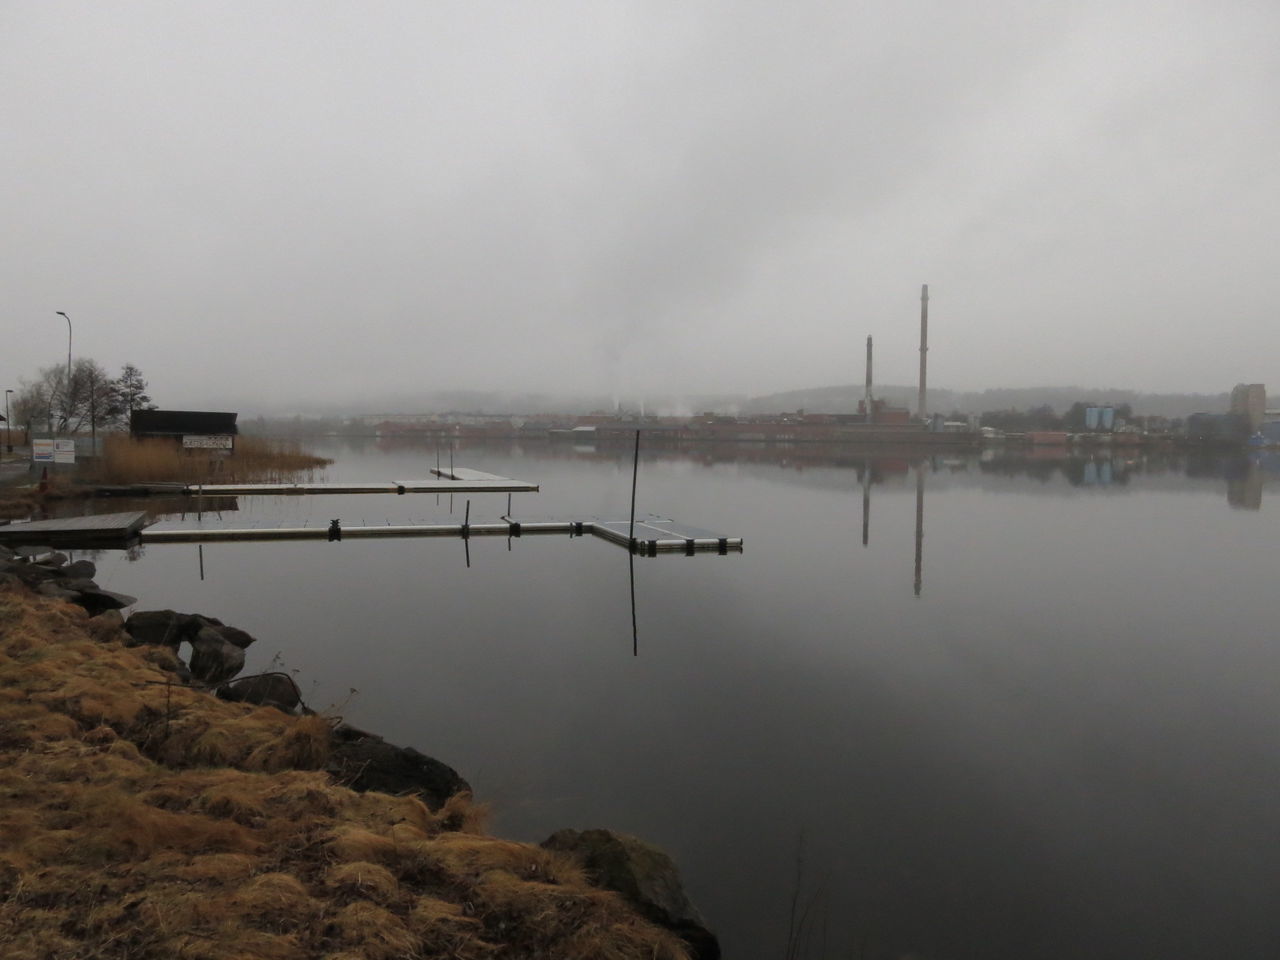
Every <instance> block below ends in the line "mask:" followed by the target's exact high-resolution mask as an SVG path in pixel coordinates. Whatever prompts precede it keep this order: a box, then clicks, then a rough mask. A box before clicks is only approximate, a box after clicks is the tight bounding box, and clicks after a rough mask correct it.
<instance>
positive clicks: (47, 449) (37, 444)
mask: <svg viewBox="0 0 1280 960" xmlns="http://www.w3.org/2000/svg"><path fill="white" fill-rule="evenodd" d="M31 459H32V460H34V461H35V462H36V463H53V441H52V440H37V439H35V438H32V440H31Z"/></svg>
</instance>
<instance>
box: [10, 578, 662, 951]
mask: <svg viewBox="0 0 1280 960" xmlns="http://www.w3.org/2000/svg"><path fill="white" fill-rule="evenodd" d="M126 639H127V638H126V636H125V634H124V632H123V630H122V629H121V626H120V620H119V618H118V617H114V616H112V615H110V614H104V615H102V616H99V617H95V618H93V619H90V618H89V617H88V616H87V614H86V613H85V612H84V610H83V609H81V608H80V607H76V606H72V605H70V604H67V603H63V602H62V601H58V600H54V599H51V598H46V597H41V596H38V595H36V594H34V593H32V592H31V591H29V590H27V589H26V588H24V587H21V586H15V585H10V586H5V585H2V584H0V944H3V945H4V946H3V950H0V953H2V954H3V956H4V957H5V960H37V958H39V960H83V958H85V957H94V958H98V960H126V958H128V960H173V958H190V960H196V958H200V960H233V958H234V960H253V958H260V960H267V958H272V960H315V958H319V957H326V958H330V960H338V958H342V960H391V958H414V960H435V958H441V960H443V958H445V957H451V958H460V960H467V958H471V960H498V958H512V960H514V958H517V957H520V958H524V957H547V958H552V957H554V958H558V960H588V958H590V960H687V952H686V950H685V948H684V945H683V944H682V943H681V942H680V941H679V940H677V939H676V938H675V937H674V936H673V935H672V934H671V933H669V932H667V931H664V930H661V929H658V928H656V927H654V926H652V925H651V924H649V923H647V922H646V921H644V920H643V919H641V918H640V917H638V916H637V914H636V913H635V912H634V911H633V910H632V909H631V908H630V907H628V906H627V905H626V904H625V903H624V902H623V901H622V900H621V898H619V897H618V896H617V895H616V894H613V893H608V892H605V891H601V890H598V889H595V888H593V887H592V886H590V885H589V884H588V883H587V882H586V881H585V879H584V876H583V871H582V869H581V867H579V866H578V865H577V864H576V863H574V862H573V861H571V860H569V859H567V858H566V857H565V856H563V855H561V854H559V853H556V852H553V851H549V850H544V849H541V848H539V847H533V846H529V845H527V844H519V843H511V842H508V841H504V840H499V839H496V838H493V837H488V836H484V835H482V834H481V833H479V832H478V831H479V824H480V822H481V811H479V810H477V808H476V807H474V806H473V805H472V803H471V799H470V797H468V796H466V795H458V796H455V797H454V798H452V799H451V800H450V801H448V803H446V804H445V805H444V807H442V808H441V809H440V810H437V811H432V810H429V809H428V808H427V807H426V806H425V805H424V804H423V803H422V802H421V801H420V800H418V799H416V798H413V797H393V796H388V795H386V794H380V793H356V792H354V791H352V790H349V789H347V788H346V787H343V786H339V785H338V784H336V783H334V781H333V779H332V778H331V777H330V776H329V775H328V774H326V773H325V772H324V770H323V769H322V768H323V765H324V762H325V757H326V753H327V751H328V749H329V728H328V724H327V722H326V720H325V718H323V717H320V716H314V715H313V716H307V717H293V716H288V715H286V714H284V713H281V712H279V711H278V710H275V709H273V708H270V707H253V706H250V705H248V704H241V703H229V702H226V701H222V700H218V699H215V698H214V697H212V696H210V695H208V694H206V693H203V692H199V691H196V690H193V689H191V688H188V687H185V686H183V685H181V684H179V683H176V682H174V675H173V673H172V672H171V671H172V668H173V666H174V663H175V661H174V654H173V653H172V652H171V651H170V650H169V649H168V648H165V647H128V646H126V645H125V644H126Z"/></svg>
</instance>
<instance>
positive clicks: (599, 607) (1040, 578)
mask: <svg viewBox="0 0 1280 960" xmlns="http://www.w3.org/2000/svg"><path fill="white" fill-rule="evenodd" d="M322 452H326V453H328V455H331V456H334V457H336V458H337V463H336V464H335V465H334V466H333V467H332V468H330V470H329V471H328V472H327V474H326V477H327V479H332V480H390V479H405V478H412V477H422V476H425V475H426V473H427V469H428V468H429V467H430V466H434V464H435V457H436V450H435V447H434V445H426V444H424V445H413V444H408V445H379V444H377V443H375V442H373V441H367V442H358V443H355V444H352V445H343V446H335V447H334V448H333V449H332V450H328V451H322ZM447 456H448V455H447V454H446V455H445V458H446V461H447ZM454 456H455V458H456V462H457V463H458V465H460V466H461V465H465V466H469V467H474V468H478V469H481V470H488V471H491V472H494V473H499V474H503V475H507V476H513V477H518V478H521V479H527V480H532V481H536V482H539V483H541V484H542V492H541V493H538V494H523V495H516V497H515V512H516V513H517V514H518V515H520V516H523V517H525V518H528V519H534V518H559V519H589V518H590V517H592V516H604V517H623V516H625V515H626V513H627V510H628V503H629V497H630V481H631V463H630V452H629V451H616V452H613V451H598V452H597V451H594V450H582V449H574V448H571V447H556V446H547V445H535V446H523V447H521V446H518V445H511V444H500V445H487V446H485V445H475V446H464V447H459V448H458V450H457V451H456V453H455V454H454ZM1270 466H1271V465H1270V464H1267V463H1263V464H1261V465H1258V464H1254V463H1249V462H1247V461H1245V460H1244V459H1236V460H1228V461H1219V460H1208V459H1205V460H1187V459H1180V458H1173V459H1160V460H1156V459H1151V458H1141V457H1139V458H1134V459H1124V458H1119V457H1117V458H1115V459H1111V458H1109V457H1107V458H1096V459H1094V460H1092V461H1084V460H1055V459H1051V458H1050V459H1045V458H1027V457H1025V456H1019V455H1012V454H1011V455H999V456H994V457H992V456H990V455H989V456H988V459H987V460H985V461H982V460H979V459H978V458H976V457H975V458H963V457H960V458H950V459H925V460H921V459H918V458H912V457H911V456H903V457H889V456H883V457H877V458H868V457H867V456H866V455H865V453H861V452H859V451H858V450H857V449H848V448H844V449H842V448H838V447H820V446H808V447H796V448H792V449H789V450H779V449H766V448H761V447H748V446H744V447H726V448H700V449H695V450H692V451H684V452H674V451H672V452H656V451H651V452H649V453H648V454H646V455H645V456H644V457H643V459H642V464H641V468H640V487H639V508H640V510H641V512H645V511H653V512H655V513H661V514H666V515H670V516H674V517H676V518H678V519H681V520H685V521H687V522H689V523H692V524H695V525H697V526H700V527H704V528H708V529H712V530H717V531H719V532H721V533H723V534H726V535H736V536H742V537H744V538H745V540H746V552H745V553H744V554H743V555H740V556H729V557H717V556H714V555H704V556H698V557H694V558H686V557H683V556H672V557H666V556H664V557H659V558H655V559H644V560H638V561H636V564H635V567H636V570H635V573H636V594H637V609H636V614H637V621H638V626H639V641H638V652H639V655H638V656H633V655H632V634H631V608H630V594H629V587H628V556H627V554H626V553H625V551H623V550H620V549H618V548H616V547H613V546H611V545H609V544H607V543H605V542H603V541H600V540H598V539H595V538H591V537H587V538H579V539H572V540H571V539H569V538H567V537H566V538H560V537H554V538H551V537H541V538H525V539H521V540H517V541H515V542H514V543H513V544H512V545H511V549H510V550H508V544H507V541H506V540H503V539H491V540H490V539H482V540H475V541H473V542H472V543H471V557H470V559H471V566H470V568H467V566H466V565H465V557H464V551H463V544H462V542H461V541H456V540H386V541H353V540H348V541H345V542H342V543H333V544H330V543H322V542H317V543H261V544H220V545H208V546H205V548H204V566H205V578H204V579H203V580H201V579H200V576H199V566H198V558H197V551H196V547H194V546H188V545H156V546H151V547H148V548H146V550H145V552H144V554H143V556H142V557H141V558H140V559H138V560H137V561H136V562H131V561H129V560H127V559H125V558H124V557H123V556H122V555H120V554H104V555H103V556H102V557H101V558H100V559H99V574H100V576H99V581H100V582H101V583H103V585H104V586H106V587H108V588H110V589H115V590H121V591H124V592H127V593H131V594H135V595H137V596H140V597H142V598H143V601H142V603H141V604H140V606H142V607H174V608H177V609H180V610H187V611H196V612H205V613H209V614H212V615H214V616H218V617H220V618H222V619H223V620H225V621H227V622H229V623H232V624H235V625H237V626H241V627H243V628H245V629H247V630H249V631H250V632H251V633H253V634H254V635H255V636H257V637H258V638H259V642H258V643H257V645H256V646H255V647H253V648H252V649H251V651H250V665H249V667H250V669H252V668H254V667H257V668H265V667H267V666H268V664H269V663H271V662H272V661H273V660H274V661H275V662H276V663H277V664H279V663H283V665H284V666H285V668H286V669H290V670H296V671H297V676H298V678H299V681H300V684H301V686H302V688H303V690H304V693H305V695H306V697H307V699H308V701H309V702H310V703H311V704H312V705H313V706H315V707H317V708H324V707H326V706H332V707H333V708H334V709H336V710H337V711H338V712H340V713H341V714H342V715H343V716H345V717H346V718H347V719H348V720H350V721H351V722H353V723H355V724H357V725H360V726H365V727H368V728H370V729H373V730H376V731H378V732H380V733H383V734H384V735H385V736H387V738H388V739H390V740H392V741H394V742H397V743H402V744H412V745H413V746H416V747H418V748H419V749H421V750H423V751H425V752H427V753H430V754H432V755H434V756H437V757H440V758H441V759H443V760H445V761H446V762H448V763H450V764H451V765H453V766H455V767H456V768H458V770H459V771H460V772H462V773H463V775H464V776H466V777H467V778H468V779H469V780H470V781H471V783H472V784H473V786H474V787H475V789H476V792H477V795H478V796H479V797H480V798H481V799H482V800H484V801H487V802H489V803H491V804H492V806H493V810H494V814H495V823H494V828H495V830H496V831H497V832H500V833H503V834H506V835H510V836H515V837H518V838H522V839H528V840H534V841H537V840H541V839H542V838H543V837H545V836H546V835H547V834H549V833H551V832H552V831H553V830H555V829H557V828H560V827H566V826H571V827H579V828H582V827H592V826H608V827H612V828H615V829H618V830H623V831H627V832H630V833H635V834H638V835H640V836H643V837H646V838H648V839H650V840H652V841H654V842H656V843H658V844H659V845H661V846H662V847H664V848H665V849H667V850H668V851H669V852H670V853H671V854H672V855H673V856H674V857H675V858H676V860H677V861H678V862H679V863H680V865H681V868H682V870H683V873H684V876H685V878H686V882H687V886H688V888H689V890H690V893H691V895H692V896H693V898H694V899H695V901H696V902H697V903H698V904H699V905H700V906H701V908H702V910H703V912H704V913H705V914H706V918H707V921H708V924H709V926H711V927H712V928H713V929H715V930H716V931H718V933H719V934H720V936H721V940H722V943H723V946H724V948H725V955H726V956H727V957H730V958H781V957H783V956H784V955H785V953H786V942H787V928H788V923H789V921H790V920H791V919H792V913H791V911H792V903H793V902H795V903H797V904H798V907H797V911H796V917H797V918H798V917H799V915H801V914H803V915H804V916H805V919H804V922H803V925H802V935H803V939H804V950H803V953H802V955H805V956H810V957H855V958H897V957H902V956H905V955H914V956H917V957H922V958H961V957H964V958H969V957H972V958H1005V957H1008V958H1015V957H1016V958H1020V960H1021V958H1028V957H1045V958H1059V957H1062V958H1066V957H1071V958H1075V957H1091V958H1098V957H1103V958H1110V957H1115V958H1121V957H1123V958H1133V957H1157V956H1158V957H1206V958H1207V957H1214V958H1220V957H1226V956H1230V957H1274V956H1277V955H1280V915H1278V914H1277V911H1276V909H1275V906H1274V898H1275V891H1276V884H1277V879H1278V877H1280V722H1278V720H1280V718H1278V705H1280V698H1278V697H1277V693H1278V692H1280V690H1278V687H1280V680H1278V678H1280V645H1278V644H1277V642H1276V636H1275V631H1274V629H1273V627H1274V623H1275V611H1276V607H1277V605H1276V600H1275V594H1276V586H1277V584H1276V578H1275V574H1276V570H1277V566H1276V564H1275V558H1276V549H1275V545H1276V543H1277V534H1278V533H1280V525H1278V522H1277V511H1276V510H1275V509H1273V504H1272V503H1271V502H1270V501H1269V500H1268V499H1267V496H1268V495H1269V493H1270V491H1271V488H1270V487H1269V486H1268V485H1267V479H1268V476H1269V474H1268V470H1269V468H1270ZM463 499H464V498H463V497H461V496H459V497H456V498H455V500H454V502H453V505H452V506H453V514H452V516H453V519H454V521H455V522H456V521H457V520H458V519H459V518H460V517H461V515H462V511H463V509H464V505H463ZM471 501H472V505H471V511H472V513H471V517H472V520H473V521H479V520H485V519H494V518H496V517H498V516H499V515H500V514H502V513H503V512H505V509H506V496H505V495H495V494H486V495H472V496H471ZM864 503H865V504H866V505H867V506H868V507H869V513H868V515H867V516H868V520H869V522H868V524H867V543H866V544H865V545H864V543H863V529H864ZM238 507H239V509H238V511H237V512H236V513H229V512H228V513H223V514H222V520H223V521H225V522H228V523H232V524H242V523H245V522H255V523H258V522H261V523H267V522H274V521H289V522H298V521H300V520H302V519H306V520H307V521H309V522H311V523H315V524H327V522H328V520H330V519H332V518H334V517H341V518H342V520H343V523H344V524H347V525H349V524H352V523H359V522H368V523H385V522H387V521H391V522H404V521H410V520H424V521H430V520H434V521H445V520H448V519H449V517H450V504H449V498H448V497H443V498H441V501H440V503H439V504H437V502H436V497H435V496H431V495H407V496H403V497H387V496H364V497H346V498H333V497H309V498H282V499H257V498H253V499H250V498H241V500H240V502H239V504H238ZM918 516H920V517H921V519H922V521H923V529H922V533H923V536H922V538H921V539H920V544H921V550H920V555H919V556H920V559H919V565H918V575H919V580H918V581H917V549H916V546H917V517H918ZM209 519H210V518H208V517H206V520H209ZM212 520H213V522H217V518H216V517H214V518H212Z"/></svg>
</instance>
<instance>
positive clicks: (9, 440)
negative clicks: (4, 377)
mask: <svg viewBox="0 0 1280 960" xmlns="http://www.w3.org/2000/svg"><path fill="white" fill-rule="evenodd" d="M11 393H13V391H12V390H6V391H5V392H4V445H5V446H6V447H7V448H8V452H9V453H13V421H12V420H10V419H9V394H11Z"/></svg>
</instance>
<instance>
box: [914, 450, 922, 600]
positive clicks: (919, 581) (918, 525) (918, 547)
mask: <svg viewBox="0 0 1280 960" xmlns="http://www.w3.org/2000/svg"><path fill="white" fill-rule="evenodd" d="M923 565H924V461H923V460H922V461H921V462H920V464H919V465H918V466H917V467H916V584H915V589H916V596H917V597H918V596H920V588H921V587H922V586H923V585H924V574H923V572H922V567H923Z"/></svg>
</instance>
